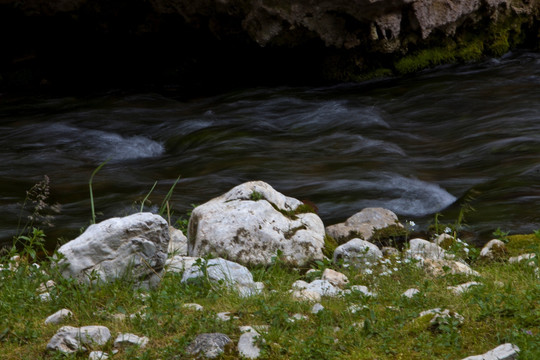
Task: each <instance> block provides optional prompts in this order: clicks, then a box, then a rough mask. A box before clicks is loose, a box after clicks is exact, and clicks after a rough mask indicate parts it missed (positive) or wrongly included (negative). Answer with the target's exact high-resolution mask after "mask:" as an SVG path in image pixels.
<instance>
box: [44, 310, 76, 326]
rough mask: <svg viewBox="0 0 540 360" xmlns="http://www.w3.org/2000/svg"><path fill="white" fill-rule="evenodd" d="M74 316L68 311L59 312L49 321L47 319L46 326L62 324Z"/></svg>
mask: <svg viewBox="0 0 540 360" xmlns="http://www.w3.org/2000/svg"><path fill="white" fill-rule="evenodd" d="M72 316H73V313H72V312H71V311H70V310H68V309H62V310H58V311H57V312H55V313H54V314H52V315H51V316H49V317H48V318H47V319H45V324H60V323H61V322H63V321H65V320H66V319H69V318H70V317H72Z"/></svg>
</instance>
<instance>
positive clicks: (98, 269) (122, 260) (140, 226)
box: [58, 213, 169, 286]
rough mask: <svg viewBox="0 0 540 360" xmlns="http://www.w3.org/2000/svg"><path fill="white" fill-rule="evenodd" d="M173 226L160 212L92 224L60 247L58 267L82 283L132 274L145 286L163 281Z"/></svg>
mask: <svg viewBox="0 0 540 360" xmlns="http://www.w3.org/2000/svg"><path fill="white" fill-rule="evenodd" d="M168 244H169V229H168V226H167V222H166V221H165V220H164V219H163V218H162V217H161V216H158V215H154V214H150V213H137V214H133V215H130V216H126V217H124V218H112V219H109V220H105V221H103V222H101V223H99V224H94V225H90V226H89V227H88V229H86V231H85V232H84V233H83V234H82V235H81V236H79V237H78V238H76V239H75V240H72V241H70V242H68V243H67V244H64V245H62V246H61V247H60V249H59V250H58V252H59V253H61V254H62V255H64V258H62V259H61V260H60V261H59V262H58V268H59V269H61V270H62V275H63V276H64V277H66V278H70V277H71V278H76V279H78V280H79V281H81V282H85V283H89V282H94V283H95V282H99V281H112V280H114V279H118V278H120V277H122V276H128V277H129V278H133V279H134V280H136V281H137V282H138V285H142V281H143V280H146V279H149V280H147V281H146V282H145V284H146V285H149V286H152V285H155V284H156V282H157V281H159V277H158V276H157V275H156V273H159V272H161V270H162V269H163V266H164V265H165V260H166V259H167V246H168Z"/></svg>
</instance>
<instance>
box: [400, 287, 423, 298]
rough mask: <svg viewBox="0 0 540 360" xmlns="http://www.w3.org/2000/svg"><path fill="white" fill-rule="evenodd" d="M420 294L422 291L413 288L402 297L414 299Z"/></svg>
mask: <svg viewBox="0 0 540 360" xmlns="http://www.w3.org/2000/svg"><path fill="white" fill-rule="evenodd" d="M417 294H420V290H418V289H415V288H411V289H407V290H406V291H405V292H404V293H403V294H401V296H405V297H408V298H409V299H412V298H413V297H414V296H415V295H417Z"/></svg>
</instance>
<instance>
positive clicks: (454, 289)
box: [447, 281, 483, 295]
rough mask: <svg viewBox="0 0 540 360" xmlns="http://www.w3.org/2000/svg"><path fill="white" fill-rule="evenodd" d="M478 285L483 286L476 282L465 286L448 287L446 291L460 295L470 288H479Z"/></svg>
mask: <svg viewBox="0 0 540 360" xmlns="http://www.w3.org/2000/svg"><path fill="white" fill-rule="evenodd" d="M479 285H483V284H482V283H479V282H476V281H469V282H467V283H465V284H461V285H457V286H448V287H447V289H448V290H450V291H452V292H453V293H454V294H456V295H461V294H463V293H464V292H465V291H467V290H469V289H470V288H471V287H472V286H479Z"/></svg>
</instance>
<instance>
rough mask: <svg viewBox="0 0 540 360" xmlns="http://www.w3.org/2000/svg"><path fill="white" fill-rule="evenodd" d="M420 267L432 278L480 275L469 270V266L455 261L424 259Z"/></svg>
mask: <svg viewBox="0 0 540 360" xmlns="http://www.w3.org/2000/svg"><path fill="white" fill-rule="evenodd" d="M422 266H423V268H424V271H425V272H426V273H427V274H428V275H430V276H433V277H439V276H444V275H446V274H452V275H458V274H461V275H469V276H480V274H479V273H478V272H477V271H475V270H473V269H471V267H470V266H469V265H467V264H464V263H462V262H459V261H455V260H432V259H426V260H424V261H423V262H422Z"/></svg>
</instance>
